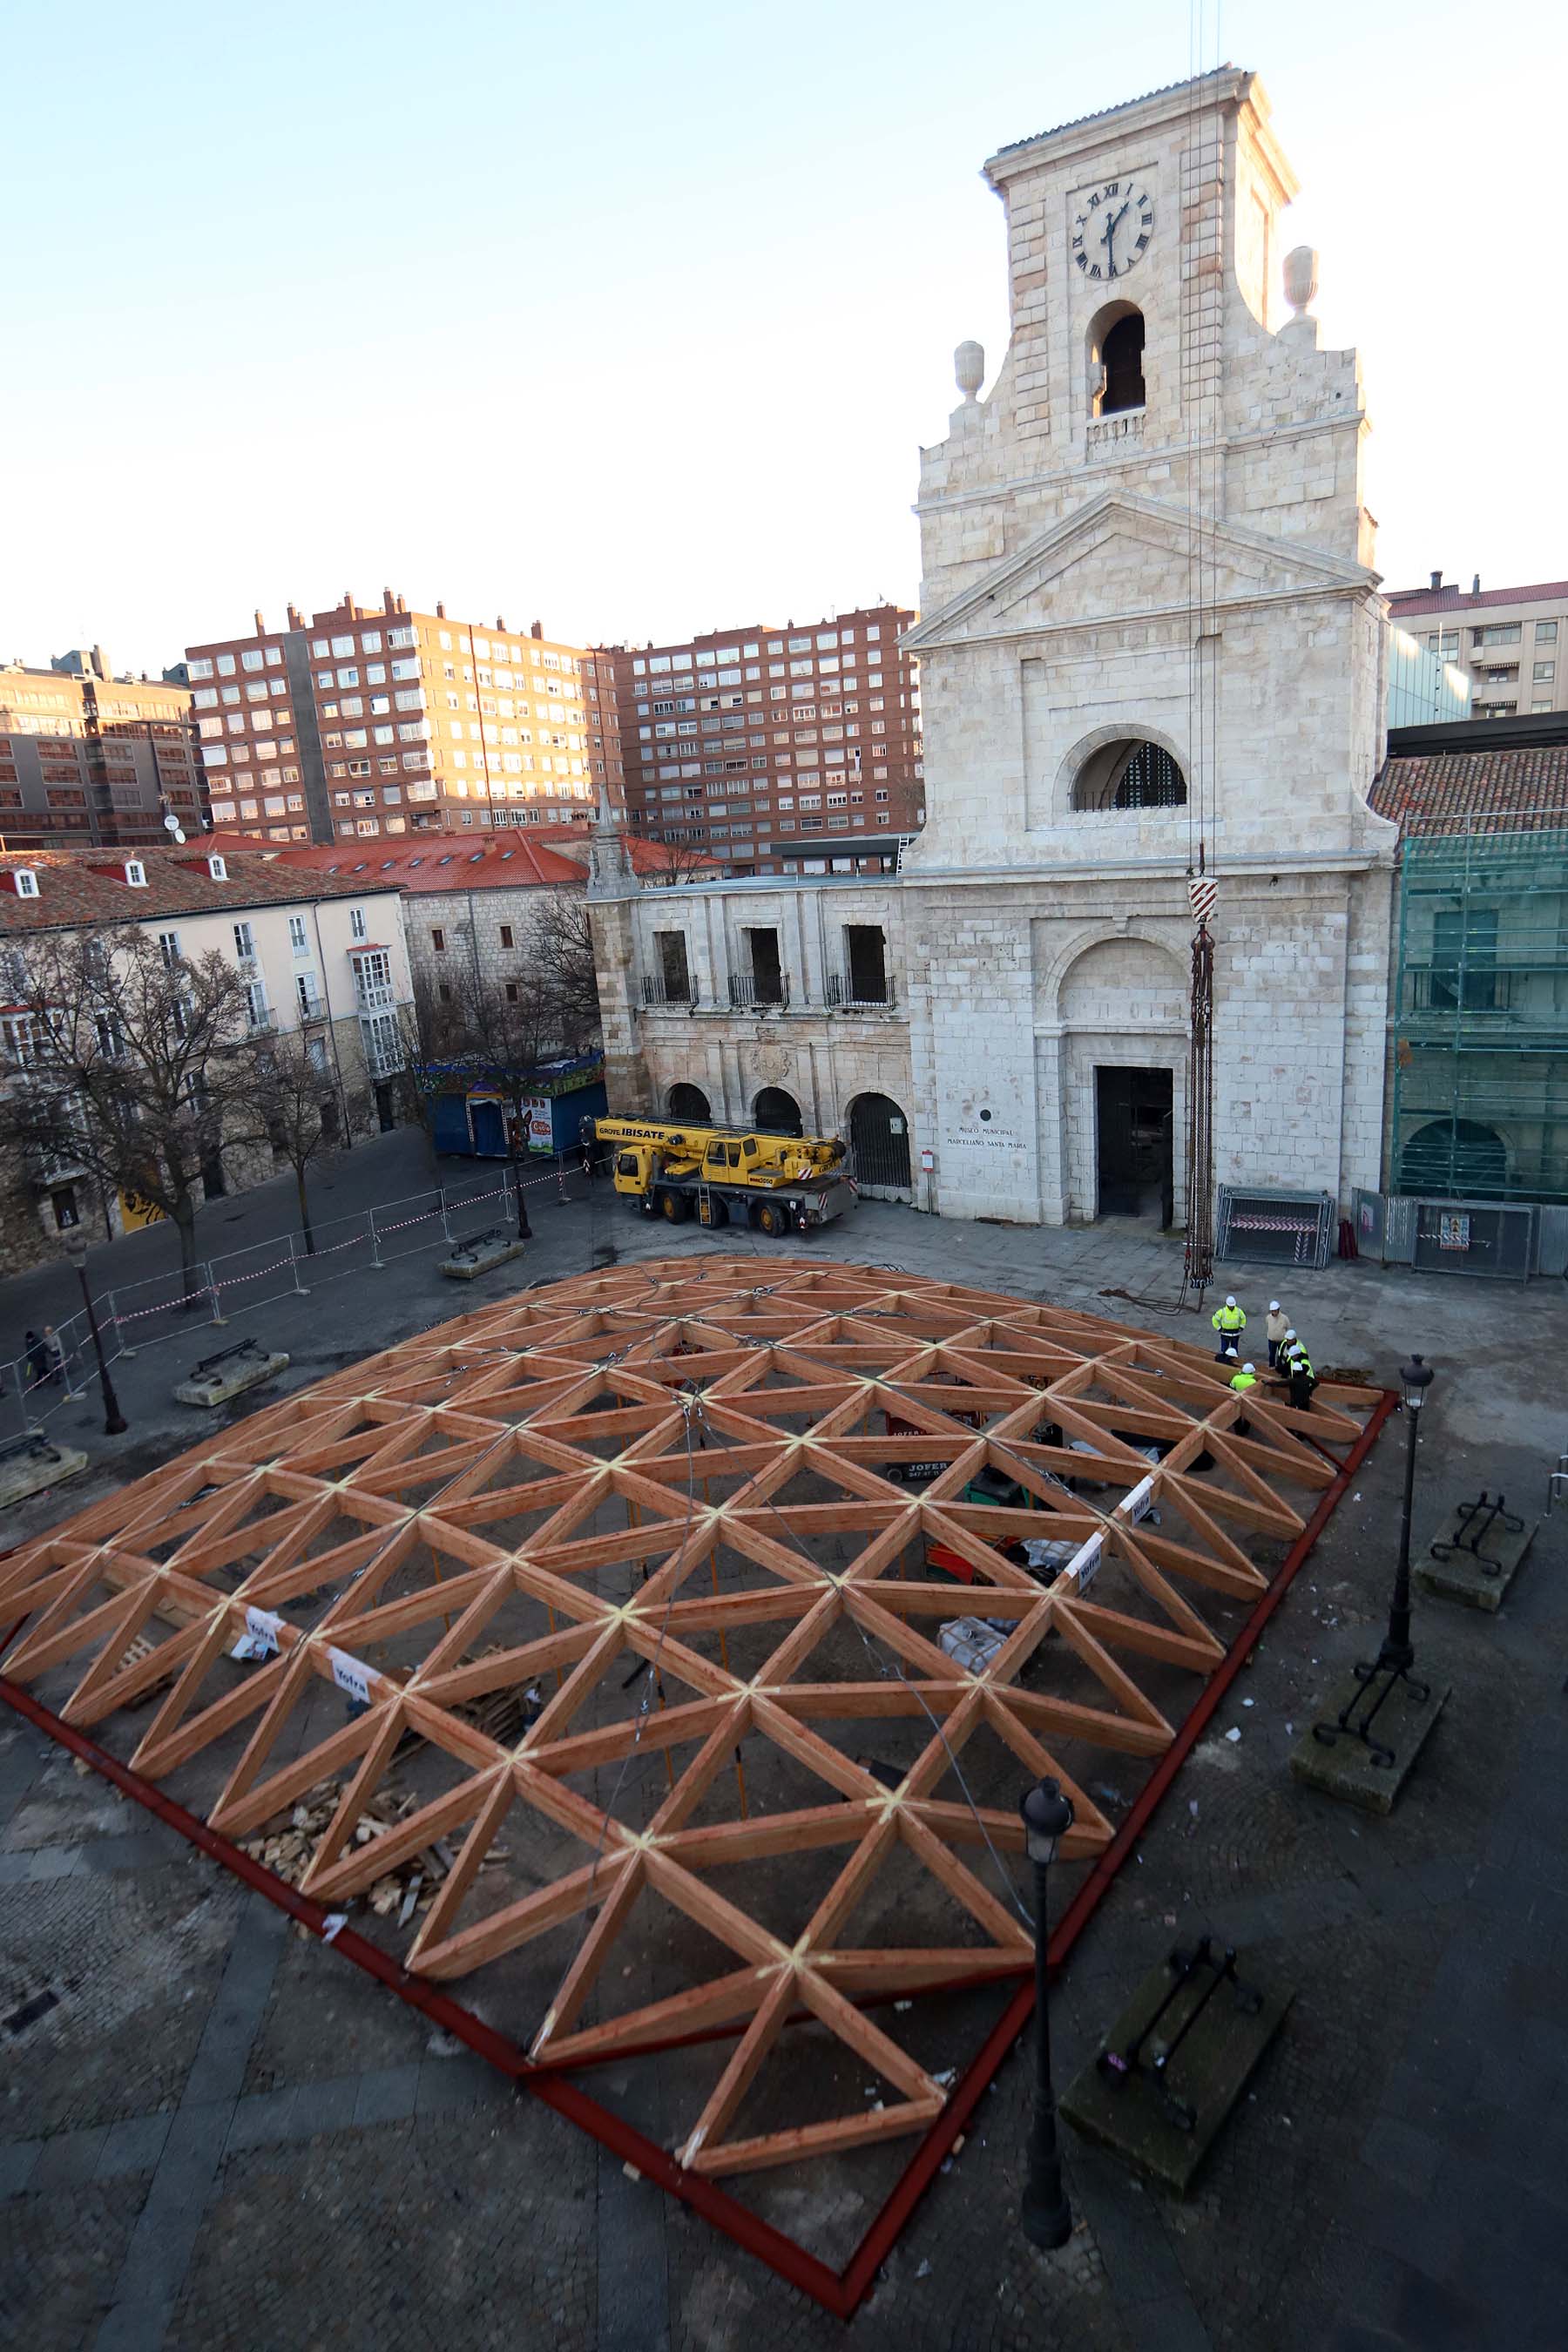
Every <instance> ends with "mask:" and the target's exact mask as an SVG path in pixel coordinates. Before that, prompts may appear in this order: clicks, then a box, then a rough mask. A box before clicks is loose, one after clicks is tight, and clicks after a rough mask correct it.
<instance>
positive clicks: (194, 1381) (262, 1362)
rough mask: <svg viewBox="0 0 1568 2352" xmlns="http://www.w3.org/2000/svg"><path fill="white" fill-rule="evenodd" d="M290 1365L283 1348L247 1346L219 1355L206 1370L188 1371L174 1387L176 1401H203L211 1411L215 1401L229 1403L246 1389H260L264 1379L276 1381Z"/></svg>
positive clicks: (196, 1402) (196, 1403) (216, 1403)
mask: <svg viewBox="0 0 1568 2352" xmlns="http://www.w3.org/2000/svg"><path fill="white" fill-rule="evenodd" d="M288 1369H289V1359H288V1357H287V1356H286V1355H284V1353H283V1351H282V1349H268V1348H262V1347H256V1348H247V1349H244V1350H243V1352H241V1353H239V1354H237V1355H233V1356H229V1357H228V1358H226V1359H223V1358H220V1359H219V1360H217V1361H216V1362H215V1363H213V1364H211V1365H210V1366H209V1367H208V1368H207V1370H205V1371H203V1370H200V1369H199V1368H198V1369H197V1370H194V1371H191V1372H188V1373H187V1374H186V1376H185V1378H184V1380H183V1381H180V1383H179V1385H178V1386H177V1387H176V1389H175V1391H174V1402H175V1403H176V1404H195V1405H202V1406H204V1407H205V1408H206V1410H208V1411H209V1412H210V1411H211V1409H212V1408H213V1406H215V1405H220V1404H227V1403H228V1402H229V1401H230V1399H231V1398H233V1397H237V1396H243V1395H244V1394H245V1391H246V1390H247V1389H258V1388H259V1387H260V1386H261V1384H262V1382H263V1381H275V1380H276V1379H277V1378H278V1375H279V1372H286V1371H287V1370H288Z"/></svg>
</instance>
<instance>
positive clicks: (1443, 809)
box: [1372, 743, 1568, 834]
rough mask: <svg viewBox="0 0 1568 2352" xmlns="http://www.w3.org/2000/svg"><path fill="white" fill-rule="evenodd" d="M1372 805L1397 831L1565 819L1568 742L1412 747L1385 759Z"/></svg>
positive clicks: (1491, 829) (1524, 829) (1499, 827)
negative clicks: (1407, 753) (1406, 754)
mask: <svg viewBox="0 0 1568 2352" xmlns="http://www.w3.org/2000/svg"><path fill="white" fill-rule="evenodd" d="M1372 805H1373V809H1374V810H1375V811H1376V813H1377V814H1378V815H1379V816H1385V817H1389V818H1391V819H1392V820H1393V822H1394V824H1397V825H1398V827H1399V829H1400V832H1401V833H1402V834H1426V833H1462V832H1464V831H1466V830H1467V829H1468V830H1471V831H1475V832H1481V833H1540V832H1542V831H1544V830H1546V829H1547V828H1548V827H1553V826H1557V825H1568V743H1544V744H1540V745H1536V746H1534V747H1532V748H1525V747H1523V746H1521V748H1520V749H1519V750H1518V751H1506V750H1498V749H1496V748H1493V749H1489V750H1477V751H1434V752H1426V753H1417V754H1415V755H1414V756H1412V757H1411V758H1409V759H1394V760H1389V761H1386V762H1385V764H1384V770H1383V772H1382V774H1381V775H1380V776H1379V777H1378V779H1377V782H1375V783H1374V784H1373V788H1372Z"/></svg>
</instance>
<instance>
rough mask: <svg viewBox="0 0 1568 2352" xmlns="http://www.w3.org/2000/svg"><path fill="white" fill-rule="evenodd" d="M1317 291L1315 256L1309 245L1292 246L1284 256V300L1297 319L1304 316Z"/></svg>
mask: <svg viewBox="0 0 1568 2352" xmlns="http://www.w3.org/2000/svg"><path fill="white" fill-rule="evenodd" d="M1317 291H1318V257H1317V254H1316V253H1315V252H1314V251H1313V249H1312V247H1310V245H1298V246H1293V247H1291V249H1290V251H1289V253H1288V254H1287V255H1286V256H1285V299H1286V300H1287V302H1289V305H1290V308H1291V310H1293V311H1294V312H1295V314H1296V316H1297V318H1298V319H1301V318H1304V317H1305V316H1306V314H1307V310H1308V309H1309V307H1310V304H1311V302H1312V300H1313V299H1314V298H1315V296H1316V294H1317Z"/></svg>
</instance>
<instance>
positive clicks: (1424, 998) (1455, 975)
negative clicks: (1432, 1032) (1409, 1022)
mask: <svg viewBox="0 0 1568 2352" xmlns="http://www.w3.org/2000/svg"><path fill="white" fill-rule="evenodd" d="M1518 976H1519V977H1521V978H1522V977H1523V975H1522V974H1521V975H1518ZM1515 977H1516V975H1515V974H1514V973H1513V972H1511V971H1488V970H1480V971H1460V970H1459V969H1458V967H1457V966H1456V965H1453V964H1427V965H1417V966H1416V967H1415V969H1413V970H1412V969H1409V968H1407V969H1406V971H1405V982H1406V1002H1405V1010H1406V1012H1408V1013H1436V1014H1439V1015H1445V1016H1448V1015H1452V1014H1455V1013H1460V1014H1465V1015H1468V1014H1470V1013H1507V1012H1510V1011H1511V1009H1512V1006H1513V1001H1514V980H1515ZM1521 1001H1522V1000H1521Z"/></svg>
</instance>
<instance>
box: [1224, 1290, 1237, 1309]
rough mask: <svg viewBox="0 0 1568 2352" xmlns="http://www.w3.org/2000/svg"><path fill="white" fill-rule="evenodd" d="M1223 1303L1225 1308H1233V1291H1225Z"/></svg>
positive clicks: (1234, 1295) (1234, 1296) (1234, 1303)
mask: <svg viewBox="0 0 1568 2352" xmlns="http://www.w3.org/2000/svg"><path fill="white" fill-rule="evenodd" d="M1225 1303H1226V1306H1227V1307H1234V1306H1235V1305H1236V1293H1235V1291H1234V1290H1227V1291H1226V1295H1225Z"/></svg>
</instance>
